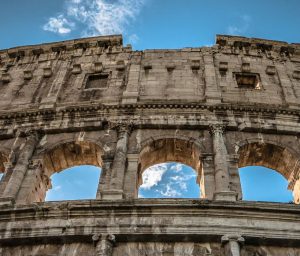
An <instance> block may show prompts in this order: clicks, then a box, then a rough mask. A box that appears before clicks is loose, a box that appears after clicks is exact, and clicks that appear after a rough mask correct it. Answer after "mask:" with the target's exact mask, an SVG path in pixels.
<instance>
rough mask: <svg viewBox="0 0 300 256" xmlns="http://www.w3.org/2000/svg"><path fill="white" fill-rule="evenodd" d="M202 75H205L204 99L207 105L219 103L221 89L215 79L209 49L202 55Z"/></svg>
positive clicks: (211, 55)
mask: <svg viewBox="0 0 300 256" xmlns="http://www.w3.org/2000/svg"><path fill="white" fill-rule="evenodd" d="M203 61H204V67H205V69H204V75H205V83H206V86H205V98H206V102H208V103H213V104H214V103H221V89H220V88H219V86H218V81H217V79H216V70H215V64H214V57H213V53H212V50H211V49H208V50H205V52H204V53H203Z"/></svg>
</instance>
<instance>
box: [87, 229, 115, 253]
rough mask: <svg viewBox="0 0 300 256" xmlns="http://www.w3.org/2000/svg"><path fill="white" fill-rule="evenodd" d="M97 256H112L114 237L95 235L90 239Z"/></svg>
mask: <svg viewBox="0 0 300 256" xmlns="http://www.w3.org/2000/svg"><path fill="white" fill-rule="evenodd" d="M92 239H93V242H94V244H95V246H96V255H97V256H112V252H113V246H114V244H115V240H116V239H115V236H114V235H111V234H101V235H100V234H95V235H93V237H92Z"/></svg>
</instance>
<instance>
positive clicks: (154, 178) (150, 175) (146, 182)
mask: <svg viewBox="0 0 300 256" xmlns="http://www.w3.org/2000/svg"><path fill="white" fill-rule="evenodd" d="M167 170H168V164H157V165H153V166H151V167H149V168H148V169H146V170H145V171H144V173H143V184H142V185H141V186H140V188H143V189H151V188H152V187H154V186H156V185H157V184H158V183H159V182H160V181H161V180H162V177H163V175H164V173H165V172H166V171H167Z"/></svg>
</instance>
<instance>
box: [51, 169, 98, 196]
mask: <svg viewBox="0 0 300 256" xmlns="http://www.w3.org/2000/svg"><path fill="white" fill-rule="evenodd" d="M100 173H101V169H100V168H99V167H96V166H93V165H80V166H75V167H71V168H68V169H65V170H63V171H61V172H59V173H54V174H53V175H52V176H51V183H52V188H51V189H49V190H48V191H47V194H46V201H61V200H81V199H95V198H96V193H97V189H98V184H99V179H100Z"/></svg>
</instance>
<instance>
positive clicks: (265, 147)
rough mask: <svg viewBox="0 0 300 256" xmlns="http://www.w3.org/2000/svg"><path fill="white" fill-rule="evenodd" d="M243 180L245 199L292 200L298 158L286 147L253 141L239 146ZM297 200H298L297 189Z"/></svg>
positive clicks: (295, 195)
mask: <svg viewBox="0 0 300 256" xmlns="http://www.w3.org/2000/svg"><path fill="white" fill-rule="evenodd" d="M239 155H240V158H239V168H241V169H240V172H239V173H240V180H241V185H242V191H243V199H244V200H255V201H270V202H290V201H292V200H293V197H292V195H291V194H292V192H289V191H288V189H290V190H293V189H294V187H293V186H291V184H293V180H294V178H295V173H297V170H298V168H299V164H298V162H299V161H298V159H297V157H296V156H295V154H294V153H292V152H291V151H290V150H288V149H287V148H284V147H282V146H278V145H275V144H271V143H265V142H262V143H258V142H252V143H247V144H245V145H243V146H242V147H241V148H240V149H239ZM294 200H295V202H297V201H298V200H299V194H298V192H296V193H295V190H294Z"/></svg>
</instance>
